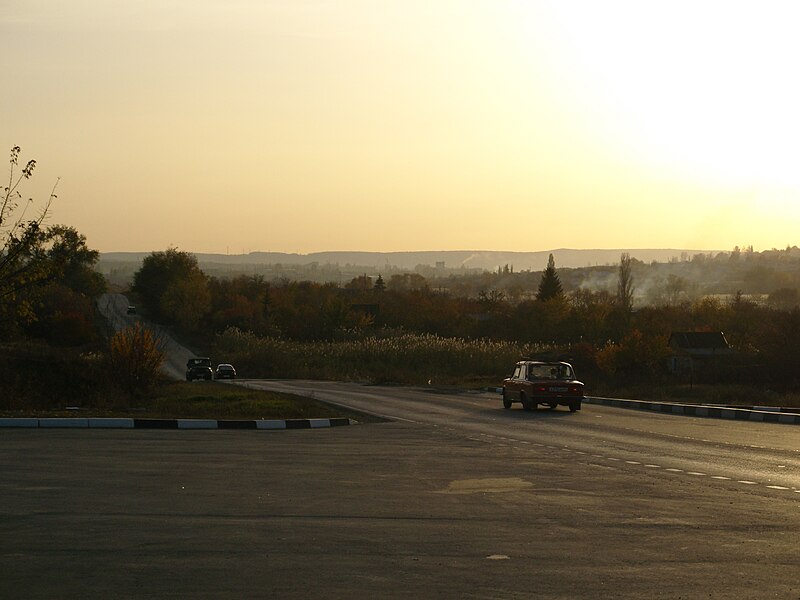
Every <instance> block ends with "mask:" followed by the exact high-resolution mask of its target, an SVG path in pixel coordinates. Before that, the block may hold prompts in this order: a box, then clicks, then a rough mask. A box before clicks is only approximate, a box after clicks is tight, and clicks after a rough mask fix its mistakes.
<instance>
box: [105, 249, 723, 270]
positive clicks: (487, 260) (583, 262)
mask: <svg viewBox="0 0 800 600" xmlns="http://www.w3.org/2000/svg"><path fill="white" fill-rule="evenodd" d="M623 252H628V253H629V254H630V255H631V256H632V257H634V258H636V259H638V260H641V261H643V262H646V263H650V262H653V261H655V262H668V261H669V260H670V259H680V258H681V256H682V255H684V256H685V255H688V256H689V257H691V256H692V255H694V254H699V253H708V252H716V251H708V250H691V249H676V248H662V249H611V250H609V249H603V250H575V249H570V248H559V249H557V250H545V251H541V252H503V251H495V250H449V251H424V252H312V253H310V254H285V253H282V252H251V253H249V254H207V253H195V256H197V261H198V263H199V264H200V266H201V267H202V266H203V265H229V266H236V265H269V264H282V265H308V264H311V263H318V264H319V265H326V264H328V265H341V266H345V265H353V266H355V265H358V266H362V267H371V268H374V269H378V270H379V269H381V268H385V267H386V266H391V267H394V268H398V269H414V268H415V267H416V266H418V265H429V266H431V267H433V266H436V264H437V263H444V266H445V268H447V269H457V268H462V267H463V268H466V269H483V270H489V271H491V270H495V269H497V267H499V266H504V265H509V266H513V267H514V270H515V271H525V270H531V271H541V270H542V269H544V268H545V267H546V266H547V258H548V256H549V255H550V254H552V255H553V258H554V259H555V261H556V266H557V267H573V268H577V267H588V266H595V265H613V264H616V263H618V262H619V257H620V254H622V253H623ZM149 254H150V253H149V252H102V253H101V254H100V261H99V265H98V266H99V267H100V268H101V270H102V267H103V264H104V263H105V264H106V265H108V264H110V263H115V264H120V263H134V264H138V263H141V261H142V259H143V258H144V257H145V256H147V255H149Z"/></svg>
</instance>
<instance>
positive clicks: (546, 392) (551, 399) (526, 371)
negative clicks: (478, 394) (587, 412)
mask: <svg viewBox="0 0 800 600" xmlns="http://www.w3.org/2000/svg"><path fill="white" fill-rule="evenodd" d="M584 395H585V393H584V386H583V383H581V382H580V381H578V380H577V379H576V378H575V371H574V370H573V368H572V365H571V364H569V363H565V362H543V361H537V360H521V361H520V362H518V363H517V365H516V367H515V368H514V374H513V375H511V377H508V378H507V379H504V380H503V407H504V408H511V404H512V403H514V402H520V403H522V407H523V408H524V409H525V410H535V409H536V407H537V406H538V405H539V404H543V405H545V406H548V407H550V408H555V407H556V406H567V407H569V410H570V412H575V411H576V410H580V409H581V402H582V401H583V398H584Z"/></svg>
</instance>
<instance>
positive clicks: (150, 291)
mask: <svg viewBox="0 0 800 600" xmlns="http://www.w3.org/2000/svg"><path fill="white" fill-rule="evenodd" d="M180 282H184V283H180ZM206 286H207V280H206V277H205V275H204V274H203V272H202V271H201V270H200V267H199V266H198V264H197V257H196V256H194V255H193V254H190V253H188V252H181V251H179V250H178V249H177V248H168V249H167V250H165V251H163V252H153V253H151V254H150V255H149V256H146V257H145V258H144V260H143V261H142V266H141V268H140V269H139V270H138V271H136V273H135V274H134V276H133V286H132V289H133V291H134V292H136V293H138V294H139V295H140V296H141V298H142V304H144V306H145V307H146V308H147V309H148V310H149V311H150V313H151V314H152V315H153V317H154V318H156V319H157V320H166V321H171V322H176V317H177V311H178V310H179V302H180V299H181V298H185V297H187V295H188V294H189V293H191V292H192V291H194V292H196V293H199V294H202V296H203V297H202V298H201V302H200V303H199V304H197V305H194V306H192V310H195V309H199V308H202V307H205V308H206V310H207V309H208V303H209V302H210V298H209V297H208V296H207V295H206V293H207V290H206V292H204V291H203V290H204V289H205V287H206ZM167 292H169V294H168V295H167V296H166V299H165V294H167Z"/></svg>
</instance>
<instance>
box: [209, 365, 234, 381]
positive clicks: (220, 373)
mask: <svg viewBox="0 0 800 600" xmlns="http://www.w3.org/2000/svg"><path fill="white" fill-rule="evenodd" d="M214 379H236V369H234V368H233V365H230V364H228V363H220V364H218V365H217V369H216V370H215V371H214Z"/></svg>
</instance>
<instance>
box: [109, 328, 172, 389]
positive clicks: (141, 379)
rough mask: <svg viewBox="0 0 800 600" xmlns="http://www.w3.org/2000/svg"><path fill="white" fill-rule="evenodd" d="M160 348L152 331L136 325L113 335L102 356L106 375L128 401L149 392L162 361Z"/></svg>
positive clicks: (162, 352)
mask: <svg viewBox="0 0 800 600" xmlns="http://www.w3.org/2000/svg"><path fill="white" fill-rule="evenodd" d="M162 346H163V344H162V342H161V340H160V339H159V338H158V337H157V336H156V335H155V334H154V333H153V332H152V330H150V329H148V328H146V327H144V326H143V325H142V324H141V323H140V322H137V323H136V324H135V325H133V326H132V327H128V328H126V329H123V330H122V331H119V332H117V333H116V334H114V336H113V337H112V338H111V339H110V340H109V344H108V351H107V354H106V373H107V374H108V375H109V377H111V378H112V383H113V385H114V386H115V387H117V388H118V389H119V390H120V391H122V392H123V393H124V394H125V395H126V396H128V397H129V398H138V397H142V396H144V395H146V394H148V393H149V392H151V391H152V390H153V389H154V387H155V384H156V382H157V381H158V376H159V371H160V369H161V364H162V363H163V362H164V351H163V348H162Z"/></svg>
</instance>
